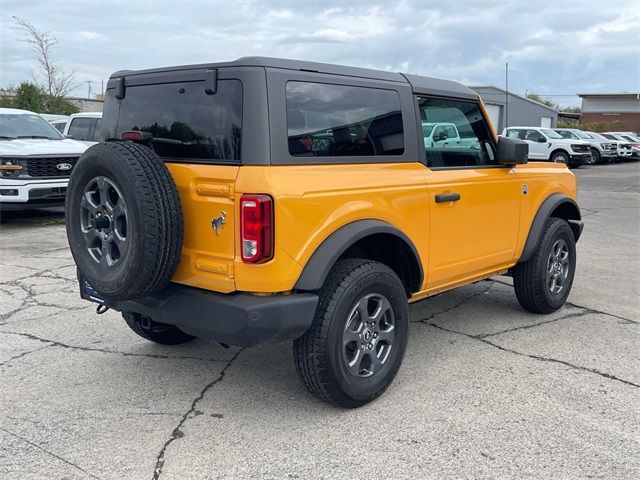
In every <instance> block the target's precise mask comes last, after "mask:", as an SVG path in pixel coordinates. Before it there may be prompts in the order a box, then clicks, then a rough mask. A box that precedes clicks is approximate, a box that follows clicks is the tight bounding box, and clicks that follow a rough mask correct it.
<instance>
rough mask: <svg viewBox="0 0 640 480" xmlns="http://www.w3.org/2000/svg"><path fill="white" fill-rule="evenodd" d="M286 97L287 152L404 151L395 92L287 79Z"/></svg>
mask: <svg viewBox="0 0 640 480" xmlns="http://www.w3.org/2000/svg"><path fill="white" fill-rule="evenodd" d="M286 96H287V131H288V142H289V153H290V154H291V155H292V156H294V157H326V156H334V157H347V156H379V155H380V156H383V155H402V154H403V153H404V131H403V127H402V112H401V107H400V95H399V94H398V92H396V91H393V90H382V89H377V88H367V87H353V86H346V85H330V84H323V83H309V82H294V81H290V82H288V83H287V86H286Z"/></svg>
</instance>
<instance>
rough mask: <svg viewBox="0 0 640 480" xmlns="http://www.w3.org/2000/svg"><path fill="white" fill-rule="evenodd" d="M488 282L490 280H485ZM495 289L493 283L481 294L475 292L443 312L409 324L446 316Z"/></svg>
mask: <svg viewBox="0 0 640 480" xmlns="http://www.w3.org/2000/svg"><path fill="white" fill-rule="evenodd" d="M485 281H488V280H485ZM492 287H493V283H492V284H491V285H489V286H488V287H487V288H485V289H484V290H482V291H481V292H475V293H473V294H471V295H469V296H468V297H465V298H464V299H462V300H461V301H459V302H458V303H456V304H455V305H453V306H451V307H448V308H445V309H444V310H441V311H439V312H434V313H432V314H431V315H429V316H428V317H426V318H423V319H421V320H411V321H410V322H409V323H425V322H427V321H428V320H432V319H433V318H435V317H437V316H439V315H444V314H445V313H448V312H450V311H451V310H455V309H456V308H459V307H461V306H462V305H464V304H465V303H467V302H469V301H471V300H473V299H474V298H475V297H478V296H480V295H484V294H485V293H488V292H489V290H491V288H492Z"/></svg>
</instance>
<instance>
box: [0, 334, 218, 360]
mask: <svg viewBox="0 0 640 480" xmlns="http://www.w3.org/2000/svg"><path fill="white" fill-rule="evenodd" d="M3 333H6V334H9V335H18V336H22V337H25V338H29V339H31V340H37V341H39V342H43V343H48V344H50V345H49V346H51V347H61V348H68V349H70V350H81V351H83V352H99V353H111V354H114V355H122V356H124V357H148V358H161V359H176V360H199V361H201V362H213V363H222V362H225V361H226V360H219V359H214V358H201V357H190V356H186V355H161V354H154V353H134V352H122V351H120V350H110V349H108V348H96V347H82V346H80V345H69V344H66V343H62V342H58V341H57V340H50V339H47V338H42V337H38V336H36V335H33V334H31V333H22V332H11V331H7V330H0V334H3ZM0 365H1V364H0Z"/></svg>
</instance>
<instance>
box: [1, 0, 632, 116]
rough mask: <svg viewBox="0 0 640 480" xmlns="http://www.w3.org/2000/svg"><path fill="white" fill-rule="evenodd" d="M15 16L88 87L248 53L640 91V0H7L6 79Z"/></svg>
mask: <svg viewBox="0 0 640 480" xmlns="http://www.w3.org/2000/svg"><path fill="white" fill-rule="evenodd" d="M12 15H15V16H18V17H21V18H23V19H25V20H28V21H29V22H31V23H33V24H34V25H36V26H37V27H38V28H40V29H42V30H50V31H51V32H52V33H53V34H54V35H55V36H56V37H57V38H58V40H59V43H58V45H57V46H56V47H55V50H54V53H55V58H56V60H57V62H58V63H59V64H60V65H61V66H62V67H63V68H64V69H66V70H68V71H71V70H73V71H75V72H76V76H77V79H78V81H79V82H81V86H80V87H79V88H77V89H76V90H75V91H74V94H76V95H82V96H86V94H87V84H86V83H83V82H85V81H86V80H92V81H94V82H96V83H94V84H93V87H92V88H93V92H94V93H95V92H97V91H98V92H99V90H100V81H101V80H105V81H106V79H107V78H108V77H109V75H110V73H111V72H113V71H115V70H120V69H139V68H147V67H157V66H166V65H180V64H191V63H204V62H216V61H224V60H233V59H236V58H238V57H242V56H248V55H265V56H274V57H285V58H296V59H303V60H312V61H320V62H330V63H338V64H344V65H352V66H362V67H372V68H379V69H386V70H393V71H402V72H408V73H417V74H423V75H428V76H434V77H440V78H446V79H451V80H457V81H460V82H463V83H466V84H469V85H496V86H499V87H504V64H505V61H508V62H509V73H510V75H509V87H510V88H509V90H511V91H514V92H515V93H523V92H525V91H530V92H535V93H539V94H541V95H549V96H551V99H552V100H554V101H556V102H558V103H560V104H563V105H578V104H579V100H578V99H577V97H575V96H560V95H573V94H575V93H577V92H580V93H582V92H623V91H634V92H637V91H639V90H640V0H626V1H617V0H599V1H589V0H583V1H579V2H573V1H562V0H556V1H534V0H528V1H520V0H512V1H510V0H502V1H495V2H493V1H454V0H437V1H409V0H407V1H395V2H394V1H389V2H375V1H368V2H367V1H365V2H363V1H358V0H330V1H310V2H304V1H302V0H299V1H294V0H273V1H270V0H262V1H246V2H240V1H238V2H231V1H226V2H222V1H205V0H200V1H193V0H191V1H180V0H172V1H158V0H156V1H153V2H147V1H140V0H138V1H135V0H127V1H124V2H121V1H108V0H101V1H90V0H84V1H75V0H42V1H41V0H0V87H8V86H15V85H17V84H18V83H19V82H20V81H22V80H26V79H29V78H31V77H32V74H33V73H35V72H36V68H35V62H34V61H33V59H32V54H31V52H30V51H29V48H28V45H26V44H25V43H21V42H19V41H18V38H19V36H20V35H19V33H18V32H17V31H16V30H14V29H12V28H10V27H11V26H12V25H13V23H14V22H13V19H12Z"/></svg>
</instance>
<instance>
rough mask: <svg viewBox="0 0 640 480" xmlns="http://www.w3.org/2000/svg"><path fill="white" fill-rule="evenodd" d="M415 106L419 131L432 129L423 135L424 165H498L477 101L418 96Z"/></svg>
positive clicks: (433, 166) (435, 166) (437, 166)
mask: <svg viewBox="0 0 640 480" xmlns="http://www.w3.org/2000/svg"><path fill="white" fill-rule="evenodd" d="M418 105H419V108H420V119H421V121H422V132H423V133H426V132H431V129H433V132H434V134H433V135H432V136H431V137H429V136H428V135H425V136H424V147H425V152H426V157H427V166H428V167H431V168H439V167H440V168H442V167H472V166H478V165H498V162H497V161H496V159H495V155H493V154H492V153H493V149H494V148H495V147H494V146H493V138H492V137H491V135H490V133H489V129H488V128H487V124H486V122H485V120H484V118H483V117H482V113H481V112H480V107H479V106H478V104H476V103H473V102H465V101H459V100H446V99H437V98H428V97H418ZM439 132H443V133H444V135H443V134H439ZM510 133H511V131H508V132H507V134H508V135H509V134H510Z"/></svg>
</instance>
